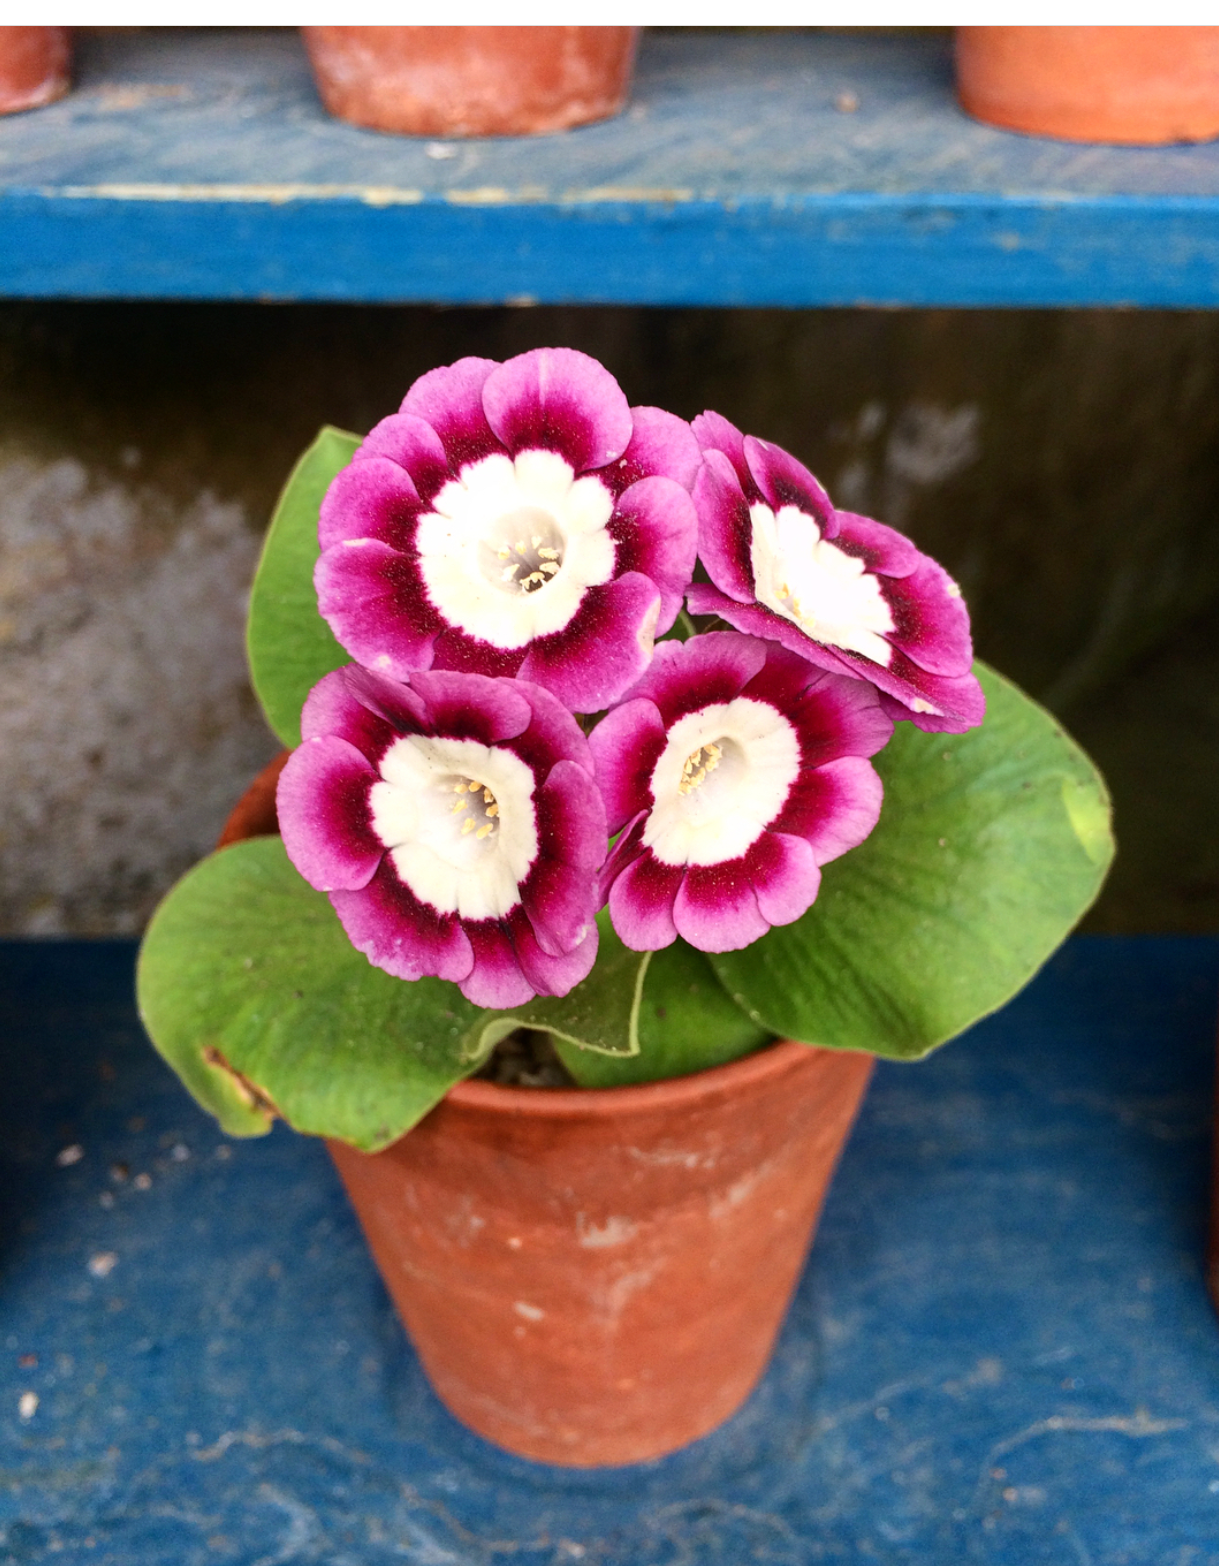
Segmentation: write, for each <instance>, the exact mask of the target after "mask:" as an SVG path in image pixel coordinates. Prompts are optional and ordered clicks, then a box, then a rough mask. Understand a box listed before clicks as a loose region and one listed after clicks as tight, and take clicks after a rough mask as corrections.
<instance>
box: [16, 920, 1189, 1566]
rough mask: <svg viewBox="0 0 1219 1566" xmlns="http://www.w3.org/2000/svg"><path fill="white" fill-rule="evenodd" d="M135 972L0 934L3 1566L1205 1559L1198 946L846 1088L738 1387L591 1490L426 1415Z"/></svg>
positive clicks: (914, 1565)
mask: <svg viewBox="0 0 1219 1566" xmlns="http://www.w3.org/2000/svg"><path fill="white" fill-rule="evenodd" d="M132 956H133V948H132V947H131V946H130V945H129V944H126V943H121V942H114V943H96V944H91V943H71V942H65V943H57V942H48V943H37V942H30V943H17V942H13V943H8V944H7V945H0V1072H3V1081H4V1084H5V1089H4V1093H3V1094H2V1095H0V1196H2V1197H3V1205H2V1209H0V1367H2V1370H0V1474H2V1475H3V1483H2V1484H0V1566H18V1563H20V1566H28V1563H35V1562H37V1563H42V1562H44V1561H46V1562H50V1561H70V1562H72V1563H77V1562H82V1563H83V1562H86V1561H87V1562H91V1563H93V1566H162V1563H164V1562H173V1563H174V1566H205V1563H208V1566H211V1563H216V1562H220V1563H224V1562H232V1563H235V1566H252V1563H255V1562H263V1563H268V1562H273V1561H302V1562H306V1561H311V1562H319V1563H320V1562H324V1563H325V1566H391V1563H400V1562H403V1561H406V1562H414V1563H416V1566H497V1563H501V1562H505V1561H510V1562H512V1563H514V1566H572V1563H577V1562H583V1563H587V1566H680V1563H691V1566H693V1563H697V1566H743V1563H745V1562H753V1561H766V1562H770V1563H772V1566H810V1563H816V1562H829V1563H835V1562H851V1561H861V1560H869V1561H880V1562H884V1563H886V1566H944V1563H947V1562H952V1563H956V1562H984V1563H988V1566H1027V1563H1028V1562H1030V1561H1037V1562H1045V1563H1050V1566H1079V1563H1080V1562H1088V1563H1091V1566H1142V1563H1148V1566H1150V1563H1152V1562H1155V1563H1156V1566H1159V1563H1161V1562H1164V1563H1168V1562H1187V1561H1188V1562H1190V1563H1192V1566H1214V1563H1215V1562H1216V1561H1217V1560H1219V1322H1217V1321H1216V1320H1215V1317H1214V1315H1213V1313H1212V1311H1211V1308H1210V1305H1209V1302H1208V1300H1207V1298H1206V1294H1205V1291H1204V1288H1203V1282H1202V1266H1201V1262H1202V1246H1203V1231H1204V1217H1205V1196H1206V1185H1207V1161H1208V1130H1209V1125H1210V1119H1211V1080H1212V1067H1213V1054H1214V1022H1215V1005H1216V992H1217V989H1219V940H1216V939H1212V938H1202V937H1198V938H1169V939H1143V940H1117V939H1105V938H1091V939H1086V938H1085V939H1077V940H1074V941H1072V942H1071V943H1069V945H1068V946H1067V947H1066V948H1065V950H1064V951H1063V952H1062V953H1061V954H1060V955H1059V956H1058V957H1057V958H1056V959H1055V960H1054V961H1053V962H1052V963H1051V964H1050V966H1049V967H1048V968H1047V969H1046V970H1045V972H1044V973H1043V974H1042V975H1041V976H1040V977H1039V978H1038V979H1037V980H1036V981H1035V983H1034V984H1033V985H1032V986H1031V987H1030V988H1029V989H1028V990H1027V991H1026V992H1025V993H1024V994H1023V995H1022V996H1020V997H1019V998H1018V999H1017V1000H1016V1001H1015V1002H1014V1003H1013V1004H1012V1005H1010V1006H1009V1007H1007V1008H1006V1009H1005V1010H1004V1011H1003V1012H1002V1013H1001V1014H999V1015H998V1016H996V1017H994V1018H991V1019H989V1020H988V1021H987V1022H985V1023H984V1024H982V1025H981V1026H979V1027H978V1028H977V1029H975V1030H974V1031H973V1032H972V1033H971V1034H970V1035H969V1036H968V1037H966V1038H963V1039H960V1040H958V1041H957V1042H955V1043H954V1044H952V1045H951V1046H949V1047H948V1048H947V1049H945V1050H943V1051H941V1052H940V1053H938V1054H937V1055H935V1056H933V1057H932V1058H931V1059H930V1060H928V1061H926V1062H924V1063H922V1064H920V1065H917V1066H913V1067H911V1066H896V1065H882V1067H881V1068H880V1069H879V1070H878V1073H877V1080H876V1082H875V1085H874V1087H873V1090H872V1091H871V1093H870V1094H869V1097H868V1100H867V1102H866V1104H865V1108H864V1112H863V1115H862V1118H861V1120H860V1123H859V1125H858V1127H857V1129H856V1132H855V1134H854V1136H853V1138H852V1140H851V1143H850V1145H849V1146H848V1149H847V1152H846V1155H845V1157H844V1160H843V1163H842V1166H841V1168H840V1170H839V1173H838V1176H837V1178H836V1181H835V1184H834V1188H833V1190H832V1192H831V1196H830V1200H829V1203H828V1206H827V1210H826V1213H825V1216H824V1220H823V1223H822V1229H821V1233H820V1235H819V1236H818V1239H817V1243H816V1246H815V1249H814V1252H813V1256H812V1259H811V1261H810V1264H809V1266H808V1268H807V1271H806V1273H805V1276H804V1279H803V1282H802V1285H801V1287H800V1290H799V1292H798V1294H797V1297H796V1301H795V1304H794V1307H793V1309H792V1312H791V1315H790V1318H789V1320H788V1323H787V1326H786V1329H785V1331H784V1334H783V1337H782V1340H781V1343H780V1346H779V1350H778V1354H777V1356H776V1359H775V1362H774V1365H773V1367H772V1370H771V1372H770V1374H769V1375H768V1376H767V1378H766V1380H765V1381H764V1383H763V1385H762V1387H761V1388H760V1389H759V1391H758V1392H757V1393H756V1394H755V1396H754V1398H753V1400H752V1401H751V1403H750V1404H749V1405H747V1407H746V1409H745V1410H744V1411H743V1413H742V1414H740V1415H739V1416H738V1417H737V1418H736V1419H735V1420H733V1421H732V1422H730V1423H729V1424H728V1425H727V1426H726V1427H725V1428H724V1429H723V1430H722V1431H721V1432H720V1433H718V1434H717V1435H714V1436H712V1437H709V1438H708V1439H706V1440H704V1441H702V1442H699V1443H697V1444H696V1445H695V1446H694V1447H691V1448H689V1449H688V1450H687V1451H686V1452H684V1453H682V1454H679V1455H677V1456H676V1457H673V1458H670V1459H666V1460H664V1461H661V1462H658V1463H653V1464H647V1465H643V1466H641V1467H639V1468H634V1469H628V1470H620V1471H617V1472H611V1473H603V1474H579V1473H571V1472H564V1471H561V1470H556V1469H550V1468H545V1467H540V1466H535V1465H532V1464H528V1463H524V1462H521V1461H518V1460H515V1459H513V1458H510V1457H507V1456H505V1455H503V1454H501V1453H498V1452H496V1451H495V1450H493V1449H492V1448H490V1447H489V1446H487V1445H485V1444H484V1443H482V1442H480V1441H479V1440H477V1439H476V1438H475V1437H473V1436H470V1435H468V1434H466V1433H465V1432H464V1431H462V1430H461V1429H459V1428H458V1427H457V1426H456V1425H455V1424H454V1423H453V1421H452V1420H450V1419H449V1417H448V1416H447V1415H446V1414H445V1413H444V1411H443V1410H442V1409H441V1408H440V1407H439V1405H438V1404H437V1403H436V1401H435V1399H434V1398H433V1396H432V1394H431V1393H430V1392H429V1391H428V1388H427V1386H426V1383H425V1382H424V1380H423V1378H422V1376H421V1374H420V1371H419V1367H418V1365H417V1362H416V1361H415V1359H414V1356H413V1354H412V1353H411V1351H410V1349H409V1347H408V1346H407V1343H406V1340H405V1338H404V1336H403V1334H402V1333H401V1331H400V1329H399V1328H398V1326H397V1323H396V1321H395V1319H394V1318H393V1316H392V1313H391V1311H390V1308H389V1305H388V1303H387V1301H386V1298H385V1295H384V1292H383V1290H382V1288H381V1285H380V1283H379V1281H378V1279H377V1277H376V1274H375V1273H374V1271H373V1269H372V1267H371V1265H370V1263H369V1260H368V1257H367V1254H366V1252H365V1250H364V1248H363V1245H362V1242H361V1240H360V1237H359V1234H358V1232H357V1229H356V1226H355V1223H354V1220H353V1218H352V1216H351V1214H350V1212H349V1210H348V1208H347V1206H346V1203H345V1201H344V1198H343V1195H342V1192H341V1189H340V1187H339V1185H338V1182H337V1180H336V1178H335V1176H334V1173H333V1170H332V1169H331V1167H330V1165H329V1163H328V1161H327V1159H326V1157H325V1154H324V1152H323V1150H322V1148H321V1147H320V1146H319V1145H318V1144H317V1143H316V1142H312V1141H309V1140H306V1139H304V1138H299V1137H295V1136H293V1135H291V1134H290V1133H288V1132H285V1131H284V1130H282V1128H281V1129H278V1130H277V1131H276V1132H274V1133H273V1134H272V1135H271V1136H269V1137H267V1138H266V1139H263V1140H260V1141H255V1142H245V1143H237V1142H231V1141H228V1140H227V1139H225V1138H223V1137H222V1136H221V1135H220V1134H219V1133H218V1131H217V1129H216V1127H215V1125H214V1123H213V1122H211V1121H210V1120H208V1119H207V1118H206V1117H205V1116H203V1115H202V1114H201V1113H200V1112H198V1111H197V1110H196V1109H195V1108H194V1106H193V1105H192V1103H191V1102H190V1101H189V1100H188V1099H187V1097H186V1095H185V1094H184V1092H183V1091H182V1089H181V1088H180V1087H179V1086H178V1084H177V1082H176V1081H175V1079H173V1078H172V1077H171V1076H170V1074H169V1072H168V1071H167V1070H166V1069H165V1068H164V1067H163V1066H162V1065H161V1064H160V1062H159V1061H158V1059H157V1058H156V1056H155V1055H154V1054H153V1052H152V1051H151V1049H150V1048H149V1046H148V1045H147V1044H146V1042H145V1041H144V1040H143V1038H142V1035H141V1033H140V1030H139V1027H138V1024H137V1023H136V1020H135V1016H134V1012H133V1009H132V1004H131V968H132ZM72 1144H79V1146H80V1148H81V1149H82V1156H81V1157H80V1158H79V1160H78V1161H77V1162H75V1163H72V1164H71V1165H69V1166H67V1167H59V1166H57V1163H56V1155H57V1153H58V1152H60V1151H61V1150H62V1149H63V1148H64V1147H65V1146H68V1145H72ZM119 1165H122V1166H124V1167H123V1168H120V1167H118V1166H119ZM112 1170H113V1173H112V1172H111V1171H112ZM115 1175H120V1176H122V1178H119V1179H116V1178H114V1176H115ZM140 1175H147V1176H149V1177H150V1180H151V1184H150V1186H148V1187H147V1188H143V1189H141V1187H142V1186H145V1182H144V1181H142V1180H139V1179H137V1177H138V1176H140ZM91 1264H92V1265H91ZM692 1308H697V1302H692ZM23 1393H35V1394H37V1397H38V1405H37V1409H36V1410H35V1411H34V1412H33V1414H32V1415H31V1416H30V1417H28V1418H27V1419H24V1420H23V1419H22V1418H21V1415H20V1402H19V1400H20V1398H21V1396H22V1394H23ZM27 1411H28V1404H27Z"/></svg>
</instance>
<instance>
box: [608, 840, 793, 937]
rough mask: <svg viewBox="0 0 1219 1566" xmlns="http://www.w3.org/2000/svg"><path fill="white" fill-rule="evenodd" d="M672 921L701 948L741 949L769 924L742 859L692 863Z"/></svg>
mask: <svg viewBox="0 0 1219 1566" xmlns="http://www.w3.org/2000/svg"><path fill="white" fill-rule="evenodd" d="M673 923H674V925H675V926H676V928H677V933H678V935H680V936H681V938H682V940H683V941H687V942H688V943H689V944H690V945H691V946H696V947H697V948H698V949H699V951H700V952H735V951H739V950H740V949H741V947H743V946H749V945H751V944H752V943H753V942H754V941H756V940H757V939H758V937H759V936H761V935H765V934H766V932H767V930H768V929H769V928H770V925H769V924H768V923H767V921H766V919H765V918H764V917H763V915H762V911H761V909H760V908H759V907H758V899H757V897H756V896H755V895H754V890H753V886H752V884H751V882H750V879H749V875H748V872H747V869H746V865H745V861H744V860H743V859H730V860H728V861H727V862H726V863H723V864H718V865H689V866H688V867H687V868H686V870H685V873H684V874H683V876H682V883H681V886H680V888H679V889H678V893H677V897H676V899H675V900H674V903H673ZM615 928H616V926H615ZM624 939H625V937H624Z"/></svg>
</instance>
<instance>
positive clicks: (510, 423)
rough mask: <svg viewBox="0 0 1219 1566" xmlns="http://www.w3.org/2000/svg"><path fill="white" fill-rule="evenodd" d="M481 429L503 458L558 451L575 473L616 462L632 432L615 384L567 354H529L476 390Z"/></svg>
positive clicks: (582, 357)
mask: <svg viewBox="0 0 1219 1566" xmlns="http://www.w3.org/2000/svg"><path fill="white" fill-rule="evenodd" d="M483 407H484V409H485V410H486V415H487V422H488V423H489V424H490V426H491V428H492V430H493V431H494V432H495V434H496V435H497V436H498V438H499V439H500V440H501V441H502V442H503V444H504V445H505V446H506V447H507V449H508V451H509V452H510V453H511V454H512V455H513V456H516V454H517V453H518V452H521V451H531V450H536V449H538V448H541V449H542V450H545V451H557V452H558V453H559V454H560V456H562V457H563V458H564V459H565V460H566V461H567V462H569V463H570V464H571V466H572V468H573V469H574V470H575V471H576V472H577V473H586V472H588V471H589V470H590V469H594V468H602V467H605V466H606V464H607V463H610V462H616V461H617V460H618V458H619V457H621V456H622V454H623V452H624V451H625V450H626V448H627V445H628V443H629V442H630V439H631V434H632V430H633V425H632V422H631V410H630V407H629V405H628V403H627V400H626V398H625V396H624V395H623V393H622V388H621V387H620V386H619V385H618V382H617V381H616V380H615V379H614V377H613V376H612V375H611V374H610V372H609V371H608V370H607V369H606V368H605V367H604V365H601V364H598V363H597V361H596V360H595V359H591V358H589V356H588V354H586V353H579V352H578V351H577V350H576V349H574V348H535V349H533V351H532V352H530V353H522V354H518V355H517V357H516V358H515V359H509V360H508V361H507V362H506V363H504V364H501V365H499V366H498V367H497V368H496V369H495V370H494V371H493V372H492V373H491V374H490V375H489V376H488V377H487V381H486V385H485V386H484V387H483Z"/></svg>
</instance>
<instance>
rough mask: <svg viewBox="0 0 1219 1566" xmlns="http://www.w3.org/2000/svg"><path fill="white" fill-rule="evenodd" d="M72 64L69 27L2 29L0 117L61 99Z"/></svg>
mask: <svg viewBox="0 0 1219 1566" xmlns="http://www.w3.org/2000/svg"><path fill="white" fill-rule="evenodd" d="M70 62H71V46H70V44H69V42H68V29H67V28H66V27H0V114H16V113H17V111H18V110H20V109H37V108H41V106H42V105H43V104H44V103H53V102H54V101H55V99H56V98H62V97H63V95H64V93H66V92H67V90H68V85H69V77H68V69H69V65H70Z"/></svg>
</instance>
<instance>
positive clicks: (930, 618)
mask: <svg viewBox="0 0 1219 1566" xmlns="http://www.w3.org/2000/svg"><path fill="white" fill-rule="evenodd" d="M882 582H883V589H884V595H885V598H886V600H887V601H888V604H889V608H890V610H891V611H892V614H893V619H894V629H893V631H892V633H891V634H890V637H889V640H890V641H891V642H892V643H893V644H894V646H895V647H900V648H901V650H902V652H904V653H905V654H906V656H907V657H908V658H909V659H910V661H911V662H912V663H916V664H917V665H918V666H919V668H920V669H923V670H925V671H926V672H927V673H928V674H946V675H949V676H951V675H957V674H968V673H969V670H970V668H971V667H972V665H973V641H972V639H971V637H970V634H969V611H968V610H967V609H966V607H965V601H964V599H963V598H962V597H961V590H960V588H959V587H957V585H956V583H955V582H954V581H953V580H952V578H951V577H950V576H949V575H948V572H947V571H945V570H944V568H943V566H941V565H937V563H936V562H935V561H934V560H929V559H928V558H927V557H926V556H925V555H924V557H923V559H922V562H921V564H920V565H919V567H918V569H917V570H916V571H912V572H911V573H910V575H909V576H905V577H901V578H899V579H898V580H896V581H888V580H884V579H882Z"/></svg>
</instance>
